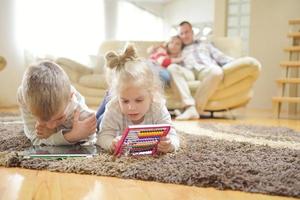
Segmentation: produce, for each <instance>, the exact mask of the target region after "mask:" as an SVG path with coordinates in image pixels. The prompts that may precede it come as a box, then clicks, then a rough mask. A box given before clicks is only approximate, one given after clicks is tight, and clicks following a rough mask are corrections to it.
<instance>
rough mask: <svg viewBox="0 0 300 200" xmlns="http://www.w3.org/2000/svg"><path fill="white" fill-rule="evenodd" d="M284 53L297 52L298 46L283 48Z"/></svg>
mask: <svg viewBox="0 0 300 200" xmlns="http://www.w3.org/2000/svg"><path fill="white" fill-rule="evenodd" d="M284 51H287V52H298V51H300V46H291V47H287V48H284Z"/></svg>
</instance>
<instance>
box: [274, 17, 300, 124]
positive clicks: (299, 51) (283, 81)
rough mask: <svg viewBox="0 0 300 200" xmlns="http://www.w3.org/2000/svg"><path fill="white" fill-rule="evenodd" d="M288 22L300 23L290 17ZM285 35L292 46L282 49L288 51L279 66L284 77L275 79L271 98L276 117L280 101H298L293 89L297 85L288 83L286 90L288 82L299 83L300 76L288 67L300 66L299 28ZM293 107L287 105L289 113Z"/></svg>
mask: <svg viewBox="0 0 300 200" xmlns="http://www.w3.org/2000/svg"><path fill="white" fill-rule="evenodd" d="M288 23H289V25H298V24H299V25H300V19H291V20H289V21H288ZM295 28H298V27H295ZM287 36H288V37H289V38H291V40H292V44H293V46H290V47H286V48H284V49H283V50H284V51H285V52H288V54H289V60H288V61H282V62H281V63H280V66H281V67H284V71H285V77H282V78H280V79H277V80H276V82H277V84H278V96H276V97H273V98H272V103H273V109H274V114H276V116H277V118H279V117H280V111H281V108H282V103H288V104H291V103H300V97H299V95H298V94H297V93H298V92H297V91H295V90H294V89H295V88H296V86H297V85H289V88H288V89H289V91H288V92H286V90H287V86H288V84H300V77H299V76H297V77H296V76H295V75H292V74H291V73H290V68H298V67H299V68H300V59H299V55H300V45H299V44H298V42H299V40H300V30H295V29H294V31H291V32H288V34H287ZM294 55H295V56H294ZM296 56H297V57H296ZM295 58H296V59H295ZM295 70H298V69H295ZM290 86H291V87H290ZM295 108H296V105H289V113H292V112H294V110H296V109H295Z"/></svg>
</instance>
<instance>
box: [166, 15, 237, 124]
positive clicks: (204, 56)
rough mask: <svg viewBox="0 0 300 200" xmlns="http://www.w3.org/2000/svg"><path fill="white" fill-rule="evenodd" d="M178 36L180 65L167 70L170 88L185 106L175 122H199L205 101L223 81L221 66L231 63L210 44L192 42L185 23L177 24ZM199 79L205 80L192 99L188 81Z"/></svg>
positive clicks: (229, 58) (191, 32)
mask: <svg viewBox="0 0 300 200" xmlns="http://www.w3.org/2000/svg"><path fill="white" fill-rule="evenodd" d="M179 36H180V38H181V40H182V42H183V44H184V48H183V51H182V56H183V58H184V60H183V66H180V65H177V64H172V65H170V66H169V68H168V70H169V71H170V73H171V77H172V81H171V85H172V87H173V89H175V90H176V92H178V94H179V95H180V98H181V101H182V102H181V103H182V104H183V107H184V112H183V113H182V114H181V115H179V116H177V117H176V119H177V120H189V119H198V118H199V114H201V113H203V111H204V108H205V106H206V104H207V101H208V99H209V98H210V97H211V96H212V95H213V94H214V92H215V91H216V89H217V88H218V86H219V84H220V83H221V81H222V79H223V70H222V68H221V66H223V65H224V64H226V63H228V62H230V61H232V60H233V58H231V57H228V56H226V55H224V54H223V53H222V52H221V51H220V50H218V49H217V48H216V47H214V46H213V45H212V44H211V43H209V42H202V41H198V40H195V39H194V33H193V29H192V25H191V24H190V23H189V22H187V21H183V22H181V23H180V24H179ZM198 77H204V78H203V79H202V81H201V83H200V85H199V86H198V88H197V91H196V94H195V98H193V97H192V95H191V92H190V89H189V87H188V84H187V81H191V80H195V79H198Z"/></svg>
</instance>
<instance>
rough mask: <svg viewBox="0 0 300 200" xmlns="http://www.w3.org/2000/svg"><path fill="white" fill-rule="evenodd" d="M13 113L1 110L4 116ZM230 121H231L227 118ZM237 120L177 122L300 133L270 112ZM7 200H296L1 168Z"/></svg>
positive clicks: (241, 113)
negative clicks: (258, 126) (265, 127)
mask: <svg viewBox="0 0 300 200" xmlns="http://www.w3.org/2000/svg"><path fill="white" fill-rule="evenodd" d="M1 111H2V112H4V111H12V110H11V109H8V110H5V109H2V110H1V109H0V112H1ZM226 115H227V116H226V117H231V115H230V114H226ZM234 115H235V116H236V117H237V119H236V120H231V119H201V120H195V121H190V122H186V121H185V122H175V126H176V128H178V129H182V130H186V129H187V128H188V130H190V129H191V130H197V127H198V126H199V124H200V123H207V122H219V123H229V124H241V123H242V124H261V125H270V126H286V127H290V128H293V129H296V130H300V122H299V121H300V120H296V119H295V120H288V119H280V120H279V119H274V118H273V117H272V114H271V112H270V111H263V110H246V109H241V110H238V111H235V113H234ZM2 199H3V200H6V199H8V200H9V199H22V200H23V199H43V200H47V199H107V200H110V199H112V200H127V199H128V200H135V199H137V200H141V199H146V200H158V199H163V200H169V199H178V200H195V199H199V200H235V199H243V200H276V199H281V200H284V199H293V198H285V197H278V196H270V195H262V194H253V193H245V192H239V191H220V190H216V189H213V188H198V187H189V186H182V185H173V184H162V183H156V182H145V181H134V180H124V179H118V178H111V177H99V176H90V175H78V174H67V173H54V172H48V171H38V170H27V169H21V168H0V200H2Z"/></svg>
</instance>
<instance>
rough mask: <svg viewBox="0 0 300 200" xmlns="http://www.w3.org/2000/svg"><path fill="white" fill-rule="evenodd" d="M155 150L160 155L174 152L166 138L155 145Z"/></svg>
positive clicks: (169, 140)
mask: <svg viewBox="0 0 300 200" xmlns="http://www.w3.org/2000/svg"><path fill="white" fill-rule="evenodd" d="M157 150H158V151H159V152H162V153H168V152H172V151H174V146H173V145H172V143H171V139H170V138H168V137H162V138H161V139H160V141H159V143H158V145H157Z"/></svg>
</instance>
